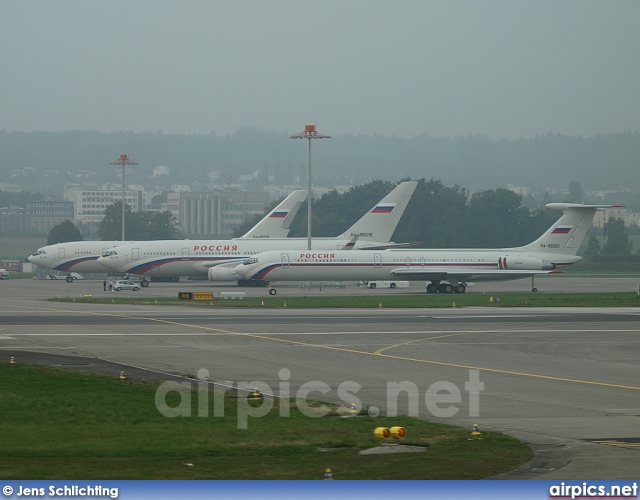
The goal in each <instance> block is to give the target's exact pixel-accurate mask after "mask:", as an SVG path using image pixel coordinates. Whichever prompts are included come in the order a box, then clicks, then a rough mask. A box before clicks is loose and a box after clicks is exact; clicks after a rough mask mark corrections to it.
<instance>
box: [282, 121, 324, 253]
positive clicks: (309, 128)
mask: <svg viewBox="0 0 640 500" xmlns="http://www.w3.org/2000/svg"><path fill="white" fill-rule="evenodd" d="M289 139H307V140H308V141H309V172H308V174H307V249H308V250H311V139H331V136H330V135H322V134H321V133H320V132H318V131H317V130H316V126H315V125H305V126H304V131H303V132H300V133H299V134H296V135H291V136H289Z"/></svg>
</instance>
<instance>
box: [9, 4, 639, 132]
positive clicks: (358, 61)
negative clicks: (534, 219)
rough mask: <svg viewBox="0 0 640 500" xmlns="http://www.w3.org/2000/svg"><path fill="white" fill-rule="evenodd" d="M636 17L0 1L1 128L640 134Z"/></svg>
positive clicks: (580, 12)
mask: <svg viewBox="0 0 640 500" xmlns="http://www.w3.org/2000/svg"><path fill="white" fill-rule="evenodd" d="M639 26H640V2H638V1H637V0H629V1H589V0H580V1H558V0H552V1H541V0H535V1H527V2H522V1H520V2H519V1H514V0H510V1H477V0H473V1H437V2H433V1H427V0H422V1H403V0H393V1H391V0H390V1H384V2H383V1H378V0H367V1H359V0H357V1H354V0H321V1H320V0H315V1H314V0H295V1H278V0H256V1H253V0H250V1H242V0H225V1H217V0H191V1H190V0H179V1H178V0H175V1H165V0H105V1H91V0H55V1H50V0H47V1H37V0H34V1H18V0H15V1H14V0H0V42H1V43H0V63H1V66H0V68H1V69H0V82H1V84H0V129H5V130H8V131H32V130H45V131H64V130H99V131H104V132H109V131H113V130H132V131H134V132H141V131H153V132H156V131H158V130H161V131H162V132H164V133H165V134H173V133H180V134H190V133H195V134H209V133H211V132H214V133H216V134H218V135H225V134H227V133H232V132H234V131H235V130H237V129H238V128H239V127H257V128H260V129H263V130H274V131H278V132H280V131H282V132H288V133H296V132H299V131H301V130H302V129H304V125H305V124H307V123H316V124H317V127H318V130H319V131H320V132H322V133H325V134H329V135H334V136H335V135H338V134H368V135H371V134H376V133H380V134H382V135H384V136H391V135H396V136H399V137H406V138H409V137H413V136H415V135H419V134H425V133H426V134H429V135H431V136H433V137H451V136H454V135H468V134H485V135H488V136H489V137H491V138H496V139H498V138H510V139H511V138H517V137H520V136H522V137H532V136H535V135H536V134H547V133H548V132H554V133H561V134H567V135H583V136H592V135H594V134H597V133H604V134H606V133H610V132H621V131H625V130H633V131H636V130H640V95H639V94H640V92H639V90H640V55H639V51H638V49H639V48H640V29H639V28H638V27H639Z"/></svg>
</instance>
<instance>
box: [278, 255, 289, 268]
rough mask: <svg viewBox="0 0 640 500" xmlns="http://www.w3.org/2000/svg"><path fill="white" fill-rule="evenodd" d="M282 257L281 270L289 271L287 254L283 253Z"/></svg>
mask: <svg viewBox="0 0 640 500" xmlns="http://www.w3.org/2000/svg"><path fill="white" fill-rule="evenodd" d="M280 255H281V256H282V269H289V254H288V253H283V254H280Z"/></svg>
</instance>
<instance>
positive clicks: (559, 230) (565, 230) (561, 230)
mask: <svg viewBox="0 0 640 500" xmlns="http://www.w3.org/2000/svg"><path fill="white" fill-rule="evenodd" d="M569 231H571V226H569V227H556V228H555V229H554V230H553V231H551V234H569Z"/></svg>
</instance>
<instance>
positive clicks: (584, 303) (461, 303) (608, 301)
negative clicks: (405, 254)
mask: <svg viewBox="0 0 640 500" xmlns="http://www.w3.org/2000/svg"><path fill="white" fill-rule="evenodd" d="M132 293H133V292H132ZM491 299H493V302H492V301H491ZM49 300H51V301H53V302H77V303H86V304H116V305H121V304H139V305H160V306H167V305H178V306H191V307H251V308H259V307H263V308H284V307H289V308H323V307H330V308H370V309H371V308H379V307H387V308H421V307H425V308H432V307H433V308H443V307H634V306H640V298H638V295H637V293H634V292H610V293H599V292H592V293H541V292H537V293H500V294H462V295H457V294H426V293H420V294H404V293H399V294H394V295H371V296H367V295H356V296H350V295H339V296H338V295H331V296H319V295H316V296H289V297H285V296H283V295H279V296H278V295H276V296H270V295H267V294H266V292H265V296H264V297H246V298H244V299H242V300H225V299H219V298H214V299H213V300H212V301H207V300H206V301H201V300H179V299H177V298H175V299H174V298H169V297H157V298H153V297H136V296H135V295H126V296H122V295H118V296H117V297H107V298H102V297H91V298H88V297H84V296H79V297H66V298H52V299H49Z"/></svg>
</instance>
